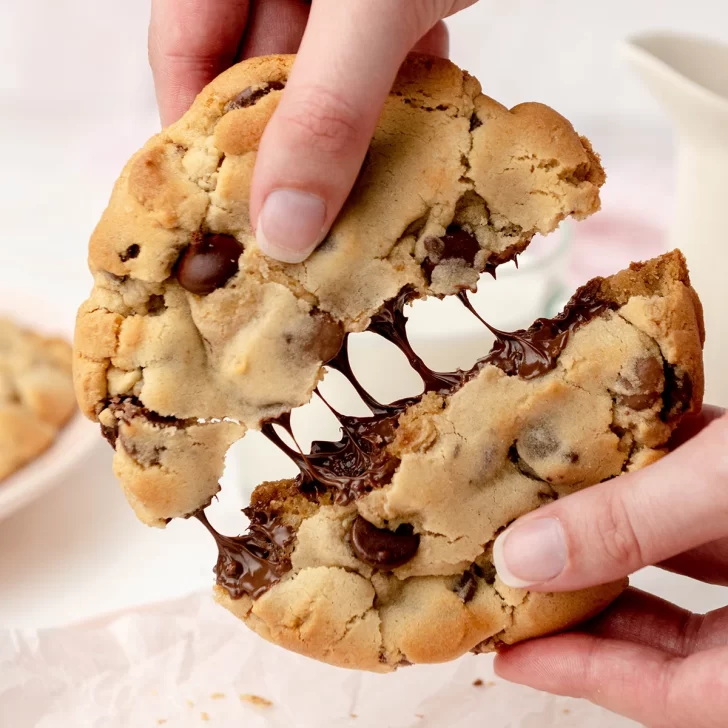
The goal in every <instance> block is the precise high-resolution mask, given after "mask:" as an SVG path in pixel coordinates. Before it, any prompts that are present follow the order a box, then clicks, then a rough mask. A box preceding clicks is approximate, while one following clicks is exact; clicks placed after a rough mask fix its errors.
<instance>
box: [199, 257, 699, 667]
mask: <svg viewBox="0 0 728 728" xmlns="http://www.w3.org/2000/svg"><path fill="white" fill-rule="evenodd" d="M497 337H498V339H497V342H496V344H495V345H494V347H493V349H492V351H491V353H490V354H489V355H488V356H486V357H484V358H483V359H482V360H481V361H480V362H479V363H478V364H476V366H475V367H474V368H473V370H472V371H470V372H467V373H463V372H461V373H459V378H453V379H452V384H451V385H450V386H449V387H445V388H443V389H441V390H440V391H430V392H429V393H427V394H425V395H424V396H422V397H420V398H414V399H413V400H411V401H406V402H404V403H403V404H402V406H401V407H400V410H401V413H400V414H399V415H398V417H397V421H396V425H395V426H394V427H393V428H392V430H391V432H389V434H385V435H383V436H382V437H383V439H382V440H381V441H380V445H379V449H380V450H381V451H382V453H383V457H385V458H389V459H390V460H391V461H392V463H393V465H394V467H393V468H390V469H389V470H388V471H387V472H388V477H387V478H385V480H384V482H378V483H376V484H375V485H373V486H372V487H370V488H369V489H365V490H360V489H355V490H354V491H352V492H350V493H344V494H343V496H342V491H341V483H340V480H338V479H337V478H334V477H332V476H331V474H332V473H334V474H336V475H338V474H340V472H342V469H345V468H346V467H348V465H347V463H348V461H349V455H350V454H351V452H352V451H351V450H349V451H345V450H341V451H340V452H341V453H342V454H343V455H342V458H340V460H339V461H338V463H334V465H335V466H337V467H334V466H332V465H331V464H330V463H329V460H331V459H332V458H331V457H329V460H325V459H324V460H322V459H318V460H317V458H316V456H315V455H312V456H310V457H311V463H308V464H307V463H306V462H304V463H303V465H304V467H303V468H302V476H301V477H299V478H298V479H297V480H295V481H293V480H291V481H281V482H275V483H265V484H263V485H261V486H259V487H258V489H256V491H255V492H254V494H253V498H252V502H251V506H250V508H249V509H247V513H248V515H249V516H250V517H251V520H252V523H253V531H252V535H253V536H254V537H255V539H256V540H254V541H245V540H240V539H237V540H236V539H224V538H223V537H220V536H219V535H217V534H215V532H214V530H213V533H214V534H215V535H216V538H217V539H218V546H219V549H220V560H219V561H218V567H217V573H218V585H217V587H216V594H217V598H218V600H219V601H220V602H221V603H222V604H223V605H225V606H226V607H227V608H228V609H230V611H232V612H233V613H234V614H236V615H237V616H239V617H240V618H242V619H243V620H245V622H246V623H247V624H248V626H250V627H251V628H252V629H253V630H255V631H256V632H257V633H258V634H260V635H261V636H263V637H264V638H266V639H268V640H270V641H272V642H275V643H276V644H279V645H282V646H283V647H286V648H288V649H291V650H294V651H297V652H301V653H303V654H305V655H308V656H310V657H314V658H316V659H319V660H323V661H326V662H330V663H332V664H335V665H340V666H343V667H351V668H357V669H366V670H375V671H389V670H392V669H395V668H397V667H398V666H401V665H406V664H411V663H431V662H441V661H445V660H450V659H454V658H456V657H458V656H460V655H462V654H463V653H465V652H467V651H469V650H470V651H475V652H483V651H489V650H492V649H496V648H497V647H498V645H501V644H512V643H515V642H518V641H520V640H523V639H527V638H530V637H534V636H539V635H543V634H546V633H548V632H551V631H555V630H560V629H564V628H566V627H568V626H571V625H573V624H575V623H578V622H580V621H583V620H584V619H587V618H588V617H590V616H592V615H593V614H595V613H596V612H598V611H599V610H601V609H602V608H604V607H605V606H606V605H607V604H608V603H609V602H610V601H611V600H612V599H614V598H615V597H616V596H617V595H618V594H619V593H620V592H621V590H622V589H623V588H624V586H625V583H626V582H617V583H614V584H608V585H604V586H602V587H598V588H594V589H587V590H584V591H581V592H576V593H561V594H540V593H529V592H527V591H524V590H518V589H512V588H509V587H507V586H505V585H504V584H502V583H501V582H500V581H499V579H498V578H497V577H496V575H495V570H494V567H493V564H492V554H491V548H492V543H493V540H494V539H495V537H496V535H497V534H498V533H499V532H500V531H502V530H503V529H504V528H505V527H507V526H508V524H509V523H511V522H512V521H513V520H514V519H516V518H518V517H519V516H521V515H523V514H524V513H527V512H529V511H532V510H534V509H536V508H538V507H539V506H540V505H541V504H543V503H545V502H549V501H552V500H554V499H556V498H559V497H561V496H563V495H567V494H569V493H572V492H574V491H576V490H579V489H581V488H585V487H588V486H590V485H594V484H596V483H599V482H603V481H606V480H609V479H611V478H614V477H616V476H619V475H621V474H623V473H627V472H631V471H633V470H637V469H639V468H642V467H645V466H647V465H649V464H651V463H653V462H655V461H656V460H658V459H659V458H660V457H662V456H663V455H664V454H665V453H666V451H667V450H666V448H667V445H668V442H669V439H670V436H671V434H672V432H673V431H674V429H675V427H676V426H677V425H678V423H679V422H680V420H681V418H682V417H683V416H684V415H686V414H688V413H691V412H697V411H699V409H700V406H701V402H702V393H703V370H702V344H703V340H704V331H703V322H702V311H701V307H700V303H699V301H698V299H697V296H696V294H695V292H694V291H693V290H692V288H691V287H690V282H689V278H688V273H687V269H686V266H685V262H684V260H683V258H682V256H681V254H680V253H678V252H674V253H671V254H668V255H665V256H663V257H661V258H658V259H655V260H652V261H648V262H647V263H643V264H634V265H633V266H632V267H631V268H630V269H629V270H626V271H623V272H622V273H619V274H617V275H615V276H612V277H610V278H607V279H596V280H595V281H592V282H590V283H589V284H587V286H585V287H584V288H582V289H580V291H579V292H578V293H577V294H576V296H575V297H574V299H572V302H571V303H570V304H569V305H568V306H567V308H566V309H565V312H564V314H562V315H561V316H560V317H557V318H556V319H553V320H551V321H545V320H540V321H539V322H537V323H536V324H535V325H534V326H533V327H532V328H531V329H529V330H528V331H523V332H516V333H513V334H505V333H503V332H498V334H497ZM509 347H510V349H509ZM505 349H509V354H508V356H505V355H504V353H503V351H504V350H505ZM436 376H439V377H440V379H441V381H443V382H444V381H446V377H445V375H443V374H437V375H436ZM373 411H375V410H373ZM383 416H384V415H382V417H383ZM341 420H342V425H343V427H344V430H345V431H347V430H349V431H350V432H351V431H352V427H353V424H352V420H350V419H347V418H343V417H342V418H341ZM382 421H384V420H382ZM362 422H364V423H365V424H366V423H367V421H366V420H362ZM366 427H367V428H368V429H366V432H369V431H370V430H371V426H370V425H368V424H366ZM361 432H365V430H362V429H360V430H359V433H360V434H361ZM379 432H380V433H382V432H384V430H381V429H380V430H379ZM354 442H355V444H357V443H358V444H360V445H361V444H362V443H363V442H364V440H363V439H362V438H361V437H359V438H357V437H354ZM367 442H369V443H371V442H374V440H367ZM319 450H321V448H319ZM334 451H335V448H334V447H333V446H331V447H329V448H328V449H327V450H326V452H334ZM380 461H381V458H377V457H374V455H373V454H372V453H371V452H369V453H368V459H367V460H366V462H364V465H363V467H364V469H366V468H369V467H370V465H371V463H373V462H380ZM312 463H313V467H312V468H311V469H312V472H313V473H314V475H315V476H316V478H317V479H316V478H314V479H312V478H310V477H308V476H307V471H306V470H305V467H307V466H308V467H311V464H312ZM337 468H338V469H337ZM357 468H358V469H357ZM361 470H362V467H360V466H358V465H354V466H353V470H352V471H351V472H350V475H353V476H356V477H359V478H360V477H361V472H360V471H361ZM350 480H352V481H353V479H352V478H350ZM245 538H246V537H243V539H245ZM247 538H251V535H250V534H249V536H248V537H247ZM266 559H272V567H271V566H270V565H266ZM263 575H267V577H268V578H267V580H265V579H263V578H262V576H263Z"/></svg>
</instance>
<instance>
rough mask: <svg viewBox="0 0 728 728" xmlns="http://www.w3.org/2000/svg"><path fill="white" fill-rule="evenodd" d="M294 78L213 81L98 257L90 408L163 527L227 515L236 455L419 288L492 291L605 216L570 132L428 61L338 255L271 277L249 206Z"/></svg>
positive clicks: (81, 319)
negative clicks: (586, 221) (572, 220)
mask: <svg viewBox="0 0 728 728" xmlns="http://www.w3.org/2000/svg"><path fill="white" fill-rule="evenodd" d="M292 62H293V58H292V57H288V56H271V57H266V58H256V59H251V60H249V61H245V62H244V63H241V64H239V65H237V66H235V67H233V68H231V69H230V70H228V71H227V72H226V73H224V74H222V75H221V76H220V77H219V78H218V79H216V80H215V81H213V82H212V83H211V84H210V85H209V86H208V87H207V88H206V89H205V90H204V91H203V92H202V93H201V94H200V96H199V97H198V99H197V100H196V101H195V103H194V105H193V106H192V108H191V109H190V111H189V112H188V113H187V114H185V116H184V117H183V118H182V119H181V120H180V121H179V122H177V123H176V124H173V125H172V126H170V127H169V128H168V129H165V130H164V131H163V132H162V133H160V134H158V135H157V136H155V137H154V138H152V139H151V140H150V141H149V142H148V143H147V144H146V145H145V147H144V148H143V149H142V150H140V151H139V152H138V153H137V154H135V155H134V157H133V158H132V159H131V160H130V162H129V163H128V165H127V166H126V168H125V169H124V171H123V173H122V175H121V177H120V179H119V181H118V182H117V184H116V186H115V188H114V191H113V194H112V197H111V200H110V202H109V206H108V209H107V210H106V212H105V213H104V215H103V218H102V220H101V221H100V223H99V225H98V227H97V228H96V230H95V232H94V234H93V237H92V239H91V243H90V255H89V261H90V266H91V269H92V272H93V273H94V288H93V291H92V292H91V295H90V297H89V299H88V301H87V302H86V303H85V304H84V305H83V306H82V307H81V309H80V311H79V315H78V323H77V329H76V339H75V381H76V391H77V395H78V398H79V402H80V404H81V407H82V410H83V411H84V412H85V413H86V414H87V415H88V416H89V417H91V418H92V419H95V420H98V421H99V422H100V423H101V425H102V428H103V432H104V434H105V435H106V436H107V437H108V439H109V440H110V442H112V444H113V445H114V448H115V451H116V455H115V458H114V468H115V471H116V473H117V475H118V476H119V479H120V481H121V483H122V486H123V488H124V490H125V492H126V494H127V497H128V499H129V501H130V503H131V504H132V506H133V507H134V509H135V511H136V513H137V515H138V516H139V517H140V518H141V519H142V520H143V521H145V522H146V523H149V524H153V525H164V523H165V522H166V521H167V520H168V519H170V518H174V517H178V516H184V515H188V514H190V513H193V512H195V511H196V510H198V509H199V508H200V507H202V506H204V505H206V504H207V503H209V501H210V499H211V498H212V497H213V496H214V494H215V493H216V492H217V490H218V479H219V477H220V474H221V472H222V467H223V460H224V455H225V452H226V450H227V448H228V447H229V445H230V444H231V443H232V442H233V441H235V440H236V439H238V438H240V437H242V436H243V434H244V433H245V430H246V428H258V427H260V426H261V424H262V423H263V422H265V421H266V420H268V419H270V418H274V417H277V416H279V415H281V414H283V413H286V412H290V410H291V409H293V408H294V407H297V406H299V405H302V404H304V403H306V402H307V401H308V400H309V399H310V397H311V395H312V392H313V389H314V388H315V386H316V384H317V382H318V381H319V380H320V378H321V376H322V375H323V364H324V363H325V362H327V361H328V360H329V359H330V358H331V357H333V356H334V355H336V353H337V352H338V350H339V348H340V346H341V342H342V339H343V336H344V335H345V334H346V333H348V332H354V331H362V330H364V329H366V328H367V326H368V325H369V322H370V320H371V319H372V317H374V316H377V315H378V314H379V313H380V312H381V310H382V307H383V306H384V304H385V303H386V302H388V301H391V300H393V299H395V298H396V297H397V296H399V295H400V293H401V292H402V291H403V290H405V289H406V290H408V291H410V292H411V293H412V295H415V296H420V297H422V296H431V295H435V296H444V295H449V294H455V293H458V292H459V291H462V290H464V289H474V288H475V286H476V284H477V280H478V276H479V274H480V273H481V272H482V271H485V270H491V271H492V270H494V269H495V267H496V266H497V265H498V264H500V263H502V262H504V261H507V260H511V259H513V258H514V257H515V256H516V255H517V254H518V253H519V252H520V251H522V250H523V249H524V248H525V247H526V246H527V245H528V243H529V241H530V240H531V238H532V237H533V236H534V235H535V234H536V233H548V232H551V231H552V230H554V228H556V226H557V225H558V224H559V223H560V222H561V221H562V220H563V219H564V218H565V217H567V216H570V215H571V216H573V217H576V218H583V217H586V216H588V215H589V214H591V213H593V212H594V211H596V210H597V209H598V207H599V188H600V186H601V185H602V184H603V182H604V172H603V170H602V167H601V165H600V163H599V160H598V158H597V156H596V155H595V154H594V153H593V151H592V149H591V146H590V144H589V142H588V141H587V140H585V139H583V138H580V137H579V136H578V134H576V132H575V131H574V129H573V128H572V126H571V125H570V124H569V122H568V121H566V120H565V119H564V118H563V117H562V116H560V115H559V114H557V113H556V112H555V111H553V110H551V109H550V108H548V107H546V106H543V105H541V104H523V105H520V106H517V107H515V108H513V109H510V110H509V109H506V108H505V107H503V106H502V105H500V104H498V103H497V102H495V101H493V100H492V99H490V98H488V97H487V96H484V95H483V94H482V93H481V89H480V86H479V84H478V82H477V81H476V80H475V79H474V78H472V77H471V76H469V75H468V74H467V73H465V72H463V71H461V70H460V69H458V68H457V67H456V66H454V65H453V64H451V63H449V62H448V61H445V60H440V59H434V58H430V57H424V56H413V57H411V58H409V59H408V60H407V61H406V62H405V63H404V65H403V66H402V68H401V70H400V72H399V75H398V77H397V80H396V82H395V84H394V87H393V89H392V91H391V93H390V94H389V97H388V99H387V101H386V103H385V105H384V110H383V112H382V116H381V119H380V122H379V126H378V128H377V130H376V132H375V135H374V138H373V140H372V143H371V146H370V148H369V152H368V154H367V158H366V160H365V162H364V165H363V167H362V170H361V173H360V175H359V179H358V181H357V183H356V185H355V187H354V189H353V191H352V193H351V195H350V197H349V199H348V201H347V203H346V205H345V207H344V209H343V211H342V212H341V214H340V215H339V217H338V218H337V221H336V223H335V225H334V226H333V228H332V229H331V232H330V234H329V235H328V237H327V238H326V240H325V241H324V242H323V244H322V245H321V246H320V247H319V249H318V250H317V251H316V252H315V253H314V254H313V255H312V256H311V257H310V258H309V259H308V260H307V261H306V262H305V263H302V264H299V265H286V264H282V263H278V262H276V261H273V260H270V259H268V258H266V257H264V256H263V255H262V254H261V253H260V251H259V250H258V248H257V246H256V244H255V239H254V234H253V230H252V229H251V225H250V220H249V216H248V203H249V199H248V198H249V190H250V180H251V174H252V170H253V166H254V163H255V158H256V153H257V148H258V144H259V141H260V138H261V135H262V133H263V130H264V128H265V125H266V123H267V121H268V119H269V118H270V115H271V114H272V112H273V110H274V109H275V107H276V105H277V103H278V101H279V99H280V95H281V93H282V90H283V88H284V87H285V84H286V80H287V78H288V73H289V71H290V68H291V65H292Z"/></svg>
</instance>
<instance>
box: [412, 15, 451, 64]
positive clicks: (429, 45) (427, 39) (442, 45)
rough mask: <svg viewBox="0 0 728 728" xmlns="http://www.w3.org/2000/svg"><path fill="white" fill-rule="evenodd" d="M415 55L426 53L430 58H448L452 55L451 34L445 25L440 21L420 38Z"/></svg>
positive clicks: (416, 44)
mask: <svg viewBox="0 0 728 728" xmlns="http://www.w3.org/2000/svg"><path fill="white" fill-rule="evenodd" d="M412 52H413V53H424V54H426V55H428V56H440V58H447V57H448V56H449V55H450V34H449V33H448V30H447V26H446V25H445V23H443V22H442V21H440V22H439V23H437V24H436V25H434V26H433V27H432V28H430V30H428V31H427V33H425V34H424V35H423V36H422V38H420V39H419V40H418V41H417V43H415V47H414V48H413V49H412Z"/></svg>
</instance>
